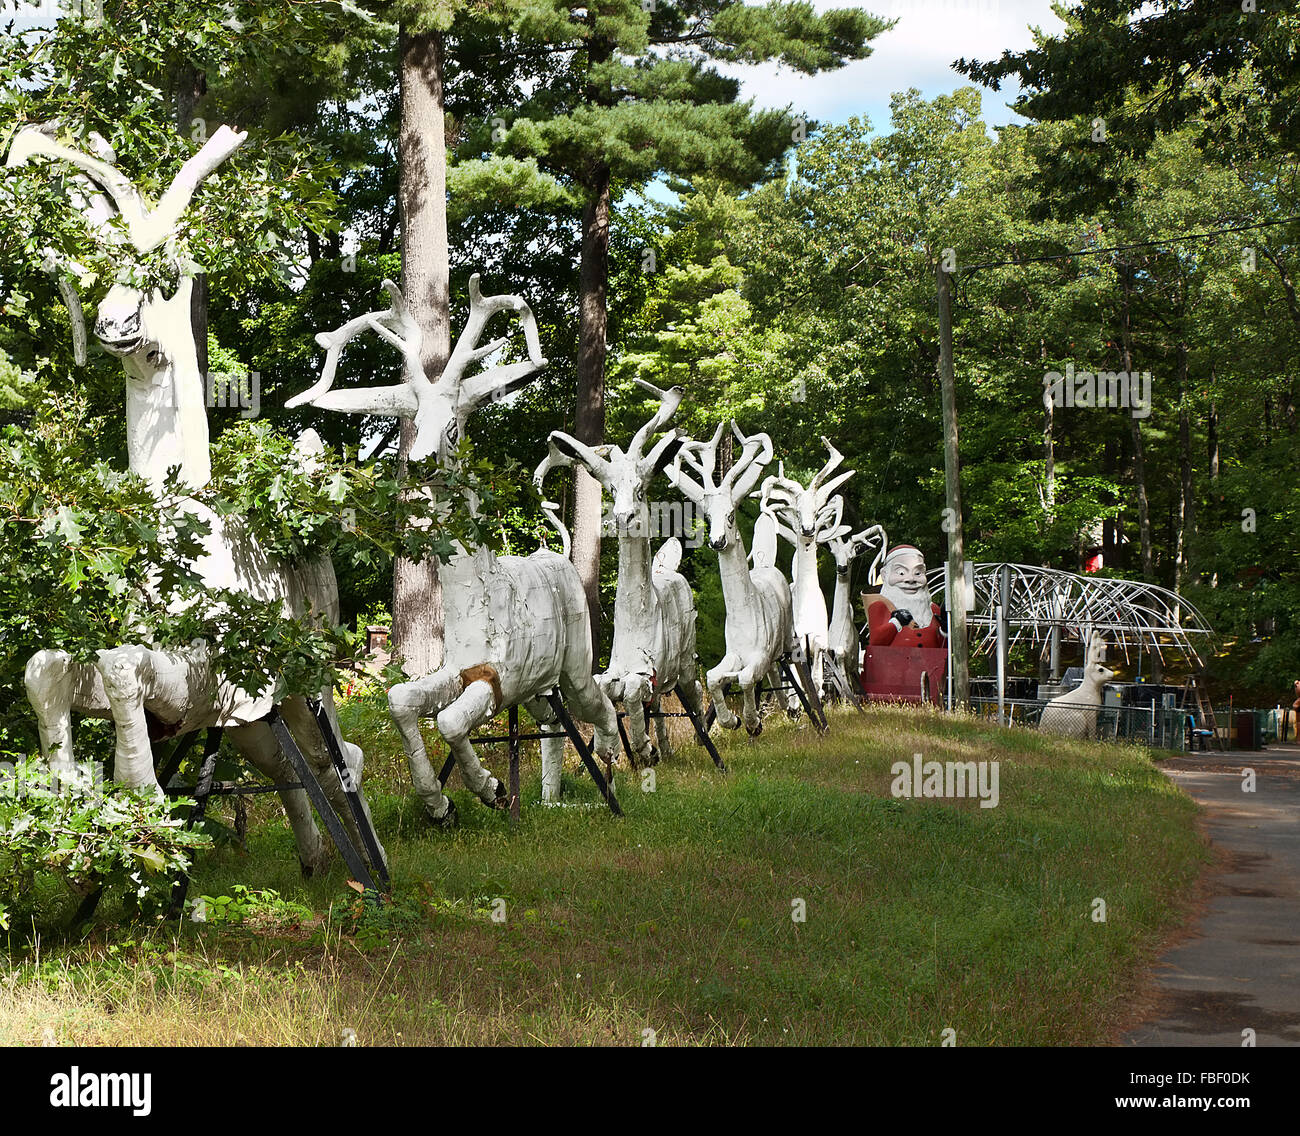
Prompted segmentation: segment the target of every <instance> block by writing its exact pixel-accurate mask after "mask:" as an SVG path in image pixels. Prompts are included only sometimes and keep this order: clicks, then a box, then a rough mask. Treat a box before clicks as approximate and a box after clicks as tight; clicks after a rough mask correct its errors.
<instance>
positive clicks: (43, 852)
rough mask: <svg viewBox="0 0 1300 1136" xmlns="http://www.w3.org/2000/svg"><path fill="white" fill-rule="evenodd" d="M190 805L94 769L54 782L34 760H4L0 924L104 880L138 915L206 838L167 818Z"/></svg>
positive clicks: (158, 901) (163, 897)
mask: <svg viewBox="0 0 1300 1136" xmlns="http://www.w3.org/2000/svg"><path fill="white" fill-rule="evenodd" d="M187 803H189V802H185V801H179V802H169V801H167V800H166V799H165V798H163V797H159V796H154V795H152V794H140V793H135V792H132V791H130V790H127V789H123V788H121V787H119V786H115V785H113V784H112V783H111V782H110V783H108V784H104V783H102V782H101V781H100V780H99V779H98V777H97V776H96V774H95V772H94V767H89V766H81V767H79V768H78V771H77V773H76V775H75V776H74V777H72V778H69V779H65V780H63V781H62V782H60V781H58V780H56V779H54V778H53V777H52V775H51V773H50V770H49V768H48V767H47V766H46V764H45V763H44V762H43V761H41V760H40V759H39V758H21V759H19V760H17V761H16V762H3V763H0V929H5V930H7V929H8V928H9V926H10V924H11V922H13V921H14V920H15V919H17V920H18V921H19V922H28V921H31V920H35V919H39V918H41V916H42V910H41V909H42V908H43V907H44V905H45V903H46V902H47V901H49V900H50V899H51V898H52V897H53V898H54V899H56V900H57V899H58V898H60V897H62V898H63V899H66V898H67V895H68V893H69V892H71V893H72V894H74V895H77V896H81V897H84V896H87V895H89V894H90V893H91V892H92V891H94V890H95V889H96V888H97V887H101V886H102V887H104V888H105V889H114V890H116V889H121V890H122V891H124V892H125V894H126V898H127V902H128V904H129V905H131V906H133V907H135V908H136V909H138V910H140V911H142V912H146V911H150V910H154V909H156V908H158V907H161V906H162V905H164V904H166V902H167V901H168V899H169V898H170V896H171V887H172V882H173V879H174V877H175V875H176V874H177V873H178V872H184V871H188V870H189V867H190V858H191V855H192V853H193V851H194V850H195V849H196V848H204V847H208V846H209V845H210V844H211V840H210V838H209V837H207V836H205V835H204V834H203V833H201V832H196V831H190V830H188V829H186V828H185V827H184V821H182V820H180V819H179V818H177V817H174V816H173V815H172V811H173V808H174V806H175V805H176V804H187Z"/></svg>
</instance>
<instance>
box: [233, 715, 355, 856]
mask: <svg viewBox="0 0 1300 1136" xmlns="http://www.w3.org/2000/svg"><path fill="white" fill-rule="evenodd" d="M227 736H228V737H229V738H230V740H231V742H232V743H233V744H234V746H235V748H236V749H238V750H239V752H240V754H242V755H243V757H244V760H246V761H247V762H248V763H249V764H250V765H252V766H253V767H254V768H255V769H257V770H259V771H260V772H261V773H263V774H264V775H265V776H267V777H269V778H270V779H271V780H272V781H274V782H276V783H277V784H284V783H285V782H288V781H292V780H293V779H294V778H293V770H292V769H291V768H290V766H289V763H288V762H287V761H286V760H285V758H284V755H283V754H282V753H281V752H280V747H279V745H278V744H277V743H276V740H275V735H274V734H273V733H271V727H270V726H268V725H267V724H266V723H265V722H255V723H254V724H253V725H251V726H237V727H235V728H234V729H231V730H228V731H227ZM279 796H280V803H281V804H282V805H284V813H285V816H287V817H288V818H289V827H290V828H291V829H292V830H293V838H294V842H295V843H296V844H297V846H298V863H299V865H300V866H301V867H302V874H303V877H304V878H310V877H312V876H314V875H319V874H320V873H322V872H323V871H324V870H325V867H326V865H328V864H329V860H330V851H329V845H328V844H327V843H326V841H325V840H324V838H323V837H322V836H321V834H320V830H319V829H318V828H317V827H316V820H315V818H314V817H313V816H312V811H311V801H310V800H309V799H308V797H307V794H306V792H305V791H304V790H302V789H281V790H280V792H279Z"/></svg>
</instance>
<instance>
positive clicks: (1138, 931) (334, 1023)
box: [0, 700, 1207, 1045]
mask: <svg viewBox="0 0 1300 1136" xmlns="http://www.w3.org/2000/svg"><path fill="white" fill-rule="evenodd" d="M343 721H344V725H345V730H346V731H347V732H348V734H349V736H350V737H352V738H354V739H355V740H358V741H359V742H360V743H361V744H362V745H363V747H364V748H365V749H366V752H367V755H368V758H367V771H366V785H367V793H368V796H369V798H370V801H371V805H372V809H373V811H374V814H375V818H376V822H377V824H378V827H379V830H380V833H381V836H382V838H383V840H384V841H385V844H386V846H387V849H388V853H389V857H390V860H391V862H392V867H393V873H394V900H393V902H392V903H391V904H390V905H389V906H388V907H387V908H385V909H384V910H383V911H382V912H381V913H380V914H378V915H375V914H373V913H365V912H362V913H361V914H360V915H359V916H358V911H359V909H360V908H359V904H358V903H356V902H354V901H355V898H356V897H355V895H354V893H352V892H351V891H349V890H348V889H347V888H346V886H345V885H346V872H345V871H344V869H343V868H342V867H341V866H340V865H337V864H336V865H335V867H334V869H333V871H332V872H331V873H330V874H329V875H328V876H327V877H326V878H325V879H323V880H314V881H310V882H306V883H304V882H303V881H302V880H300V879H299V877H298V871H297V862H296V858H295V856H294V850H293V844H292V840H291V838H290V835H289V832H288V829H287V826H286V825H285V824H284V822H283V820H282V819H280V818H279V816H278V814H277V810H276V809H275V807H274V802H273V801H269V802H264V801H261V800H259V802H258V803H257V804H256V806H255V809H254V814H253V815H254V824H253V825H252V827H251V830H250V834H249V839H248V852H247V853H246V854H245V853H242V852H240V851H239V850H238V849H236V848H224V849H221V850H218V851H217V852H215V853H213V854H212V855H210V856H209V857H207V858H205V859H204V861H203V862H201V863H200V864H199V865H198V868H197V870H196V872H195V875H194V883H193V888H192V891H191V894H192V895H202V894H206V895H210V896H217V895H222V894H226V895H229V894H232V889H234V888H235V886H236V885H245V886H246V887H248V888H250V889H254V890H271V891H274V892H276V893H278V898H277V897H267V899H266V901H265V903H264V904H263V905H262V907H261V908H259V909H258V910H257V911H256V912H255V913H254V914H253V915H251V916H250V917H249V918H248V919H247V921H246V922H245V923H243V924H221V925H216V924H208V925H206V926H203V925H198V924H194V923H186V924H185V925H184V926H183V927H182V928H181V930H180V932H179V934H178V933H177V932H176V931H175V930H174V929H173V928H172V927H168V926H163V927H155V928H152V929H147V928H146V929H141V928H139V927H136V928H134V929H132V928H127V929H124V930H116V931H114V930H111V929H107V928H101V929H100V930H98V931H96V932H95V934H94V935H93V936H92V937H91V938H90V939H89V940H88V941H86V942H83V943H77V944H62V945H54V946H51V945H50V944H48V943H47V944H45V945H44V946H43V947H42V949H41V953H40V957H39V958H36V957H34V956H32V955H31V954H28V955H26V956H24V957H23V958H22V959H16V960H15V963H16V969H15V970H13V971H12V972H11V975H10V977H9V979H7V980H6V982H7V989H5V990H3V991H0V1043H15V1042H17V1043H30V1042H33V1041H39V1040H40V1038H41V1036H42V1034H43V1031H44V1030H46V1029H52V1030H53V1031H54V1034H55V1036H56V1038H58V1039H59V1040H61V1041H67V1042H77V1043H81V1044H90V1043H97V1042H100V1043H123V1042H127V1041H130V1042H134V1043H137V1044H171V1043H199V1044H202V1043H216V1044H239V1043H249V1044H259V1043H285V1044H338V1042H339V1039H340V1038H341V1036H342V1034H343V1031H344V1030H345V1029H351V1030H353V1031H355V1034H356V1036H357V1038H358V1040H359V1042H360V1043H361V1044H375V1045H378V1044H444V1043H453V1044H454V1043H480V1044H492V1043H530V1042H543V1043H579V1044H591V1043H595V1044H619V1045H637V1044H641V1042H642V1040H643V1038H644V1037H645V1036H646V1035H645V1034H644V1031H646V1030H653V1031H654V1036H655V1040H656V1042H657V1043H658V1044H661V1045H665V1044H769V1043H776V1044H800V1045H812V1044H837V1043H844V1044H884V1045H935V1044H938V1043H939V1041H940V1036H941V1032H942V1031H943V1030H944V1029H946V1028H951V1029H954V1030H956V1033H957V1042H958V1044H961V1045H983V1044H988V1045H1066V1044H1069V1045H1080V1044H1096V1043H1104V1042H1106V1041H1107V1040H1108V1039H1109V1038H1110V1037H1111V1036H1112V1034H1113V1031H1114V1029H1115V1028H1116V1026H1117V1024H1118V1023H1119V1022H1121V1021H1122V1019H1123V1017H1124V1013H1125V1008H1126V1002H1127V1000H1128V999H1129V998H1130V997H1131V996H1132V994H1133V992H1134V990H1135V989H1136V987H1137V984H1138V981H1139V979H1140V975H1141V972H1142V970H1143V968H1144V967H1145V966H1147V965H1149V964H1150V962H1151V961H1152V959H1153V956H1154V952H1155V949H1156V947H1157V946H1158V945H1159V943H1160V941H1161V940H1162V938H1163V937H1165V936H1166V935H1167V934H1168V933H1169V932H1171V931H1172V930H1173V929H1174V928H1175V927H1177V926H1178V925H1179V924H1180V923H1181V922H1182V919H1183V917H1184V916H1185V913H1186V910H1187V908H1188V906H1189V904H1190V902H1191V891H1192V885H1193V883H1194V881H1195V879H1196V877H1197V874H1198V872H1199V871H1200V868H1201V866H1202V864H1203V863H1204V862H1205V859H1206V855H1207V853H1206V850H1205V847H1204V845H1203V843H1202V842H1201V840H1200V838H1199V837H1198V835H1197V833H1196V827H1195V814H1196V809H1195V806H1194V805H1193V803H1192V802H1191V801H1190V800H1189V799H1188V798H1186V797H1184V796H1182V795H1181V794H1180V793H1178V792H1177V791H1176V790H1175V789H1174V788H1173V787H1172V785H1171V784H1170V783H1169V782H1168V781H1167V779H1166V778H1165V777H1164V776H1163V775H1162V774H1161V773H1160V772H1159V770H1158V769H1157V767H1156V766H1155V764H1154V763H1153V762H1152V760H1151V758H1150V755H1148V754H1147V752H1146V751H1144V750H1140V749H1135V748H1125V747H1118V746H1114V745H1107V744H1103V743H1081V742H1078V743H1076V742H1066V741H1062V740H1059V739H1050V738H1046V737H1040V736H1038V735H1037V734H1035V733H1032V732H1026V731H1021V730H999V729H997V728H996V727H993V726H989V725H987V724H984V723H981V722H977V721H975V720H973V719H958V718H953V717H944V716H941V715H938V714H934V713H929V712H925V711H919V710H904V709H873V710H872V711H871V712H870V713H869V714H867V715H865V716H858V715H856V714H853V713H851V712H849V713H839V714H835V715H833V716H832V731H831V734H830V735H829V736H828V737H826V738H819V737H817V736H816V735H815V734H813V733H812V732H811V731H809V730H807V729H806V728H805V729H799V728H795V727H792V726H789V725H787V724H786V723H784V722H776V721H775V720H774V721H772V722H771V724H770V726H769V728H768V730H767V732H765V734H764V735H763V737H762V738H760V739H759V740H758V741H757V742H750V741H749V740H748V739H747V738H745V737H744V736H743V734H742V735H741V736H739V737H737V736H736V735H734V734H728V735H726V736H725V737H724V738H722V739H720V743H719V744H720V747H721V748H722V751H723V755H724V757H725V759H726V761H727V763H728V765H729V767H730V769H731V773H730V775H729V776H723V775H720V774H718V773H717V772H716V771H715V770H714V768H713V766H712V764H711V763H710V762H709V760H708V758H707V756H705V755H704V754H703V753H702V752H701V751H700V750H698V749H697V748H696V747H695V746H694V745H692V744H688V740H687V737H686V735H685V733H684V732H682V733H681V739H682V740H681V743H680V744H679V746H678V753H677V756H676V758H675V759H674V760H673V761H672V762H668V763H663V764H661V765H660V766H659V767H658V768H657V769H656V771H655V779H656V786H655V791H654V792H642V791H641V788H640V783H641V782H640V775H638V774H636V773H629V772H623V773H620V774H619V776H618V790H619V796H620V800H621V802H622V804H623V807H624V810H625V811H626V813H627V815H626V817H624V818H623V819H621V820H619V819H616V818H614V817H612V816H611V815H609V814H608V812H606V811H605V810H604V809H603V807H600V806H599V803H598V799H597V797H596V795H595V791H594V788H593V787H592V785H591V784H590V781H589V780H588V779H586V778H585V777H583V778H577V777H570V776H569V775H567V774H566V793H567V799H569V800H571V801H573V802H575V803H576V804H578V805H586V806H588V807H574V808H558V809H557V808H544V807H542V806H540V805H538V804H530V803H529V802H535V801H536V799H537V797H538V795H539V791H540V784H539V773H538V768H537V764H536V759H535V755H534V754H529V755H528V756H527V757H526V760H525V763H524V770H523V773H524V790H525V796H524V801H525V807H524V811H523V818H522V821H521V822H520V823H519V825H518V826H517V827H514V828H512V827H511V825H510V822H509V820H508V818H507V817H506V816H504V815H503V814H501V813H496V812H492V811H490V810H488V809H485V808H484V807H482V806H481V805H480V804H478V802H477V801H476V800H474V799H473V798H472V797H471V796H470V795H469V794H468V793H466V792H464V791H463V790H458V789H455V788H454V789H453V792H454V795H455V797H456V799H457V805H458V807H459V809H460V814H461V819H462V825H461V827H460V828H459V829H458V830H457V831H455V832H454V833H450V834H447V833H435V832H432V831H430V830H429V829H428V828H427V826H426V825H425V824H424V822H423V820H422V818H421V815H420V810H419V808H418V805H417V803H416V802H414V801H413V799H412V798H411V797H410V795H409V792H408V789H409V782H408V780H407V778H406V776H405V758H404V756H403V755H402V754H401V752H400V748H399V745H398V742H397V739H396V735H395V734H394V732H393V731H392V729H391V728H390V727H389V726H388V725H387V721H386V715H385V713H384V710H383V706H382V703H381V702H378V701H373V700H358V701H354V702H352V703H350V704H348V705H347V706H346V707H344V710H343ZM675 725H677V726H680V723H675ZM430 736H431V738H432V735H430ZM431 752H434V750H433V748H432V747H431ZM438 752H441V751H438ZM918 752H919V753H922V754H923V755H924V756H925V758H926V759H927V760H938V761H948V760H960V761H965V760H996V761H998V762H1000V772H1001V785H1000V791H1001V803H1000V805H999V806H998V807H997V808H993V809H981V808H979V807H978V802H977V801H974V800H964V801H962V800H956V801H954V800H944V801H936V800H896V799H894V798H893V797H892V796H891V795H890V790H889V787H890V782H891V775H890V765H891V764H892V763H893V762H895V761H899V760H904V761H906V760H910V757H911V755H912V754H913V753H918ZM484 756H485V759H486V761H487V763H488V764H489V765H490V766H492V767H494V768H497V769H498V771H500V772H504V770H503V768H502V767H503V765H504V759H503V756H502V755H501V754H500V753H499V752H498V753H488V754H485V755H484ZM436 760H438V759H437V757H435V761H436ZM457 784H458V779H457V778H453V787H454V786H456V785H457ZM1097 898H1100V899H1103V900H1104V901H1105V903H1106V908H1107V912H1106V921H1105V922H1095V921H1094V919H1093V909H1094V906H1093V905H1094V899H1097ZM796 899H802V900H804V901H805V904H806V910H807V917H806V921H805V922H802V923H798V922H795V921H794V920H793V919H792V901H794V900H796ZM496 900H504V902H505V907H504V911H505V920H504V922H494V920H493V918H492V913H493V910H494V901H496ZM495 906H496V907H497V908H499V905H495Z"/></svg>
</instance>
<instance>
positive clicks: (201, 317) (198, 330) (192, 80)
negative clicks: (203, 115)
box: [176, 65, 208, 400]
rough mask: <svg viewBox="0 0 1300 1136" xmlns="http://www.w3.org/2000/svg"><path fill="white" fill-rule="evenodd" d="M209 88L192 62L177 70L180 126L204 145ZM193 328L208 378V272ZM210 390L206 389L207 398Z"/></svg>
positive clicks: (200, 278) (196, 300)
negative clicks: (202, 123)
mask: <svg viewBox="0 0 1300 1136" xmlns="http://www.w3.org/2000/svg"><path fill="white" fill-rule="evenodd" d="M206 91H207V79H206V77H205V76H204V74H203V73H202V72H201V71H199V70H198V69H197V68H194V67H190V66H188V65H186V66H183V67H181V68H180V69H179V70H178V71H177V72H176V129H177V131H178V132H179V133H180V134H182V135H184V136H186V137H194V140H195V141H196V142H198V143H199V144H200V145H201V144H202V143H203V142H205V141H206V140H207V132H206V128H205V129H204V131H203V133H202V135H201V136H195V135H194V130H195V122H194V108H195V107H196V106H198V102H199V99H200V98H201V97H202V96H203V94H204V93H205V92H206ZM190 330H191V331H192V332H193V334H194V353H195V355H196V356H197V359H198V364H199V374H200V375H202V376H203V381H204V382H205V383H206V382H208V276H207V273H205V272H200V273H198V274H196V275H195V277H194V290H193V291H192V292H191V293H190ZM206 397H207V391H206V390H205V391H204V398H205V400H206Z"/></svg>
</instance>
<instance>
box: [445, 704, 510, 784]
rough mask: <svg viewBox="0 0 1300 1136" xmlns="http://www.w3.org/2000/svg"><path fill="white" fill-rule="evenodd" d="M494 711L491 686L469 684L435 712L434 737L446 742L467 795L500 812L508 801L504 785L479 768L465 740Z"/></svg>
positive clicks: (480, 766) (471, 749) (472, 748)
mask: <svg viewBox="0 0 1300 1136" xmlns="http://www.w3.org/2000/svg"><path fill="white" fill-rule="evenodd" d="M496 709H497V704H496V695H495V693H494V692H493V690H492V684H491V683H490V682H486V681H484V680H482V679H480V680H477V681H475V682H471V683H470V684H469V685H468V686H466V687H465V690H464V692H463V693H462V694H461V696H460V697H459V698H457V699H456V701H455V702H453V703H452V704H451V705H450V706H448V707H446V708H445V709H444V710H442V711H440V712H439V714H438V733H440V734H441V735H442V736H443V738H444V739H445V740H446V742H447V746H448V748H449V749H450V750H451V752H452V756H453V757H455V759H456V765H457V766H458V767H459V769H460V776H461V779H462V780H463V781H464V782H465V785H466V787H467V788H468V789H469V790H470V792H471V793H473V794H474V795H475V796H476V797H478V799H479V800H480V801H482V802H483V803H484V804H485V805H487V806H488V807H489V808H498V807H500V808H504V807H505V803H506V801H507V799H508V795H507V792H506V787H505V785H503V784H502V783H501V782H500V781H498V780H497V779H496V778H495V777H493V776H492V775H491V774H490V773H489V772H488V771H487V770H486V769H484V768H483V766H482V764H481V763H480V762H479V759H478V755H477V754H475V752H474V747H473V745H471V744H470V740H469V735H470V731H472V730H475V729H477V728H478V727H479V726H481V725H482V724H483V723H484V722H487V721H489V720H490V719H491V717H492V715H493V714H495V713H496Z"/></svg>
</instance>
